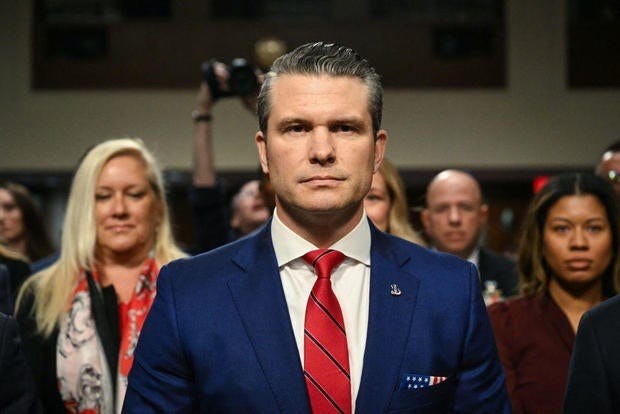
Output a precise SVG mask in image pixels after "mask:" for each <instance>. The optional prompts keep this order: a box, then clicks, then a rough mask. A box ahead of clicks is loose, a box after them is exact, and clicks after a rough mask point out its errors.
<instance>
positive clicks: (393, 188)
mask: <svg viewBox="0 0 620 414" xmlns="http://www.w3.org/2000/svg"><path fill="white" fill-rule="evenodd" d="M364 209H365V210H366V214H367V215H368V217H369V218H370V219H371V220H372V222H373V223H374V225H375V226H377V227H378V228H379V230H381V231H385V232H387V233H390V234H393V235H395V236H398V237H400V238H403V239H405V240H409V241H411V242H414V243H417V244H419V245H422V246H424V245H425V243H424V241H423V240H422V238H421V237H420V235H418V233H417V232H416V231H415V230H414V229H413V227H411V223H410V221H409V207H408V205H407V193H406V192H405V186H404V185H403V180H402V179H401V178H400V174H398V170H396V168H395V167H394V166H393V165H392V164H391V163H390V162H389V161H388V160H387V159H385V158H384V159H383V164H381V167H379V171H377V172H376V173H375V174H374V175H373V177H372V185H371V187H370V191H369V192H368V194H367V195H366V198H364Z"/></svg>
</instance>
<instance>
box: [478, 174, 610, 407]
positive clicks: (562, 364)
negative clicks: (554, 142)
mask: <svg viewBox="0 0 620 414" xmlns="http://www.w3.org/2000/svg"><path fill="white" fill-rule="evenodd" d="M617 253H618V223H617V214H616V203H615V196H614V192H613V190H612V189H611V187H610V186H609V184H608V183H607V182H606V181H605V180H604V179H602V178H600V177H598V176H595V175H592V174H579V173H570V174H563V175H559V176H556V177H553V178H551V179H550V180H549V181H548V182H547V184H545V186H544V187H543V188H542V189H541V190H540V191H539V192H538V193H537V194H536V196H535V197H534V199H533V200H532V202H531V204H530V208H529V211H528V214H527V217H526V219H525V223H524V233H523V237H522V240H521V245H520V247H519V260H518V263H517V265H518V271H519V277H520V282H521V293H522V295H521V296H520V297H518V298H514V299H510V300H508V301H506V302H502V303H497V304H495V305H492V306H490V307H489V309H488V310H489V316H490V318H491V323H492V324H493V328H494V330H495V336H496V340H497V345H498V348H499V351H500V356H501V359H502V363H503V365H504V369H505V372H506V384H507V386H508V391H509V393H510V397H511V400H512V405H513V410H514V412H515V413H517V414H518V413H559V412H560V410H561V407H562V398H563V395H564V388H565V386H566V379H567V375H568V365H569V360H570V356H571V353H572V349H573V343H574V341H575V332H576V331H577V326H578V324H579V320H580V318H581V316H582V315H583V314H584V312H586V311H587V310H588V309H590V308H592V307H593V306H595V305H596V304H598V303H600V302H601V301H602V300H604V299H606V298H609V297H611V296H613V295H615V294H616V292H617V290H618V287H619V286H620V261H619V260H618V254H617Z"/></svg>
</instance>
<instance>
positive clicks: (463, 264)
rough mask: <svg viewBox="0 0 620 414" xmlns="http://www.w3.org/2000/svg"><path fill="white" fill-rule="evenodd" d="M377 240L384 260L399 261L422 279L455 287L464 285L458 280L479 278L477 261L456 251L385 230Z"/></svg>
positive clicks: (438, 284) (379, 251)
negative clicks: (475, 263)
mask: <svg viewBox="0 0 620 414" xmlns="http://www.w3.org/2000/svg"><path fill="white" fill-rule="evenodd" d="M376 241H377V243H375V247H376V248H377V250H378V253H379V254H381V255H382V256H383V258H384V259H385V260H388V261H392V262H394V263H396V264H397V265H399V266H401V268H402V269H404V270H406V271H407V272H409V273H411V274H412V275H414V276H416V277H417V278H418V279H420V280H421V281H429V282H430V283H432V284H433V285H435V286H443V287H445V288H446V289H448V290H452V289H451V286H455V287H457V288H461V287H462V286H460V284H459V282H463V283H465V284H468V283H469V282H470V279H471V278H474V277H475V278H476V279H477V272H476V270H475V267H474V265H473V264H471V263H469V262H468V261H466V260H463V259H461V258H459V257H456V256H454V255H451V254H448V253H443V252H438V251H435V250H431V249H428V248H426V247H423V246H420V245H419V244H416V243H412V242H409V241H407V240H404V239H401V238H398V237H395V236H392V235H390V234H385V233H383V234H381V235H379V236H377V237H376Z"/></svg>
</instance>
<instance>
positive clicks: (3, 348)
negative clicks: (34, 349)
mask: <svg viewBox="0 0 620 414" xmlns="http://www.w3.org/2000/svg"><path fill="white" fill-rule="evenodd" d="M20 345H21V341H20V339H19V329H18V325H17V321H16V320H15V319H13V318H10V317H8V316H6V315H2V314H0V412H2V413H5V414H11V413H15V414H17V413H40V412H42V411H41V406H40V404H39V401H38V399H37V396H36V394H35V386H34V380H33V379H32V375H31V372H30V370H29V368H28V364H27V362H26V359H25V358H24V355H23V353H22V351H21V347H20Z"/></svg>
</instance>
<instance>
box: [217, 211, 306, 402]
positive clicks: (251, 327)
mask: <svg viewBox="0 0 620 414" xmlns="http://www.w3.org/2000/svg"><path fill="white" fill-rule="evenodd" d="M270 224H271V221H269V222H268V223H267V225H266V226H264V227H263V229H262V230H261V231H260V232H259V233H258V234H257V235H256V236H255V237H254V238H253V241H254V243H250V247H249V248H246V249H243V250H241V251H240V252H239V254H238V255H237V256H236V257H235V258H234V262H235V264H237V266H239V267H240V268H241V270H242V272H241V277H238V278H234V279H231V281H229V283H228V285H229V288H230V292H231V295H232V297H233V299H234V302H235V306H236V308H237V311H238V312H239V315H240V317H241V319H242V320H243V323H244V326H245V329H246V332H247V334H248V337H249V338H250V341H251V343H252V345H253V347H254V351H255V353H256V357H257V358H258V361H259V364H260V366H261V368H262V370H263V373H264V375H265V378H266V380H267V381H268V382H269V385H270V387H271V389H272V391H273V395H274V398H275V399H276V401H277V402H278V405H279V407H280V411H281V412H283V413H292V412H296V413H309V412H310V410H309V406H310V403H309V401H308V395H307V392H306V385H305V381H304V376H303V370H302V366H301V362H300V359H299V352H298V351H297V345H296V343H295V337H294V334H293V328H292V326H291V321H290V317H289V313H288V308H287V306H286V299H285V297H284V291H283V289H282V282H281V281H280V273H279V271H278V264H277V261H276V257H275V253H274V250H273V244H272V241H271V232H270V228H271V226H270Z"/></svg>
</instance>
